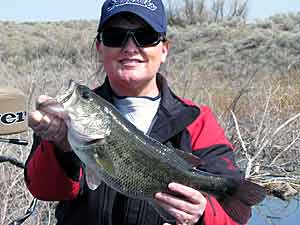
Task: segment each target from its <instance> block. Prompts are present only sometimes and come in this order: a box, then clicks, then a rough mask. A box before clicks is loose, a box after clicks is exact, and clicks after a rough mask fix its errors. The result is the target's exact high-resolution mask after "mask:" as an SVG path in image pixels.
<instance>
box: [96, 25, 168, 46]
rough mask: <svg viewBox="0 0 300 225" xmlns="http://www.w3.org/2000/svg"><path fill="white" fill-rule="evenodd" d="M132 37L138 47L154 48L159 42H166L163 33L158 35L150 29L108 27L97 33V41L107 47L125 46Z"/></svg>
mask: <svg viewBox="0 0 300 225" xmlns="http://www.w3.org/2000/svg"><path fill="white" fill-rule="evenodd" d="M129 37H132V39H133V40H134V42H135V44H136V45H137V46H138V47H142V48H143V47H150V46H156V45H158V44H159V42H160V41H166V37H165V33H158V32H156V31H155V30H153V29H150V28H138V29H124V28H118V27H110V28H107V29H104V30H103V31H102V32H100V33H98V35H97V39H98V41H101V42H102V43H103V44H104V45H105V46H107V47H115V48H120V47H123V46H125V44H126V43H127V41H128V38H129Z"/></svg>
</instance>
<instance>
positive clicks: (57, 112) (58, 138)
mask: <svg viewBox="0 0 300 225" xmlns="http://www.w3.org/2000/svg"><path fill="white" fill-rule="evenodd" d="M66 119H68V115H67V112H66V111H64V109H63V106H62V105H61V104H60V103H58V102H57V101H56V100H55V99H53V98H51V97H49V96H46V95H41V96H39V97H38V98H37V101H36V110H35V111H33V112H31V113H29V115H28V125H29V126H30V127H31V128H32V129H33V130H34V132H35V134H36V135H38V136H40V137H41V138H42V139H44V140H48V141H52V142H54V144H55V145H56V146H58V148H59V149H61V150H63V151H70V150H71V148H70V145H69V142H68V139H67V131H68V128H67V124H66V121H65V120H66Z"/></svg>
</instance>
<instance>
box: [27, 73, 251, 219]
mask: <svg viewBox="0 0 300 225" xmlns="http://www.w3.org/2000/svg"><path fill="white" fill-rule="evenodd" d="M157 82H158V85H159V88H160V93H161V97H162V99H161V104H160V106H159V109H158V112H157V119H156V121H155V124H154V126H153V127H152V129H151V132H150V133H149V135H150V136H151V137H153V138H155V139H157V140H158V141H160V142H161V143H163V144H166V145H172V146H173V147H176V148H179V149H181V150H183V151H186V152H192V153H193V154H195V155H197V156H198V157H200V158H201V159H203V160H204V161H207V162H213V163H208V164H206V165H205V166H202V167H201V168H199V169H201V170H205V171H208V172H211V173H216V174H224V175H230V176H234V177H241V176H242V174H241V172H240V171H239V169H238V168H237V167H236V165H235V163H234V156H233V151H232V145H231V144H230V143H229V141H228V140H227V138H226V137H225V135H224V131H223V129H222V128H221V127H220V126H219V124H218V123H217V121H216V119H215V117H214V115H213V114H212V112H211V110H210V109H209V108H208V107H207V106H200V107H198V106H196V105H195V104H194V103H193V102H191V101H189V100H186V99H180V98H178V97H177V96H176V95H175V94H174V93H173V92H172V91H171V90H170V89H169V87H168V85H167V82H166V81H165V79H164V78H163V77H162V76H161V75H158V78H157ZM95 92H96V93H97V94H99V95H101V96H102V97H104V98H105V99H106V100H108V101H110V102H112V95H113V92H112V90H111V88H110V85H109V82H108V80H106V81H105V83H104V84H103V85H102V86H101V87H99V88H97V89H96V90H95ZM25 180H26V184H27V187H28V189H29V190H30V192H31V193H32V194H33V196H35V197H36V198H38V199H41V200H45V201H60V203H59V205H58V207H57V209H56V217H57V220H58V225H62V224H63V225H67V224H70V225H71V224H72V225H76V224H84V225H92V224H93V225H94V224H95V225H100V224H101V225H106V224H116V225H121V224H126V225H129V224H139V225H148V224H149V225H150V224H151V225H156V224H157V225H162V224H163V222H165V221H164V220H163V218H161V217H160V216H159V214H157V213H156V211H155V210H154V209H153V207H152V206H151V205H149V203H148V202H146V201H141V200H137V199H130V198H127V197H126V196H123V195H121V194H119V193H117V192H115V191H114V190H112V189H111V188H109V187H108V186H107V185H105V184H102V185H101V186H100V187H99V188H98V189H96V190H95V191H92V190H90V189H88V187H87V186H86V184H85V179H84V173H83V169H82V165H81V162H80V161H79V159H78V158H77V157H76V155H75V154H74V153H73V152H69V153H62V152H61V151H59V150H57V148H56V146H54V144H53V143H51V142H48V141H44V140H40V139H39V138H38V137H35V138H34V144H33V147H32V151H31V154H30V156H29V158H28V160H27V162H26V170H25ZM237 210H238V209H237ZM246 212H247V216H248V217H250V212H251V209H250V207H248V208H246ZM236 220H237V221H239V218H231V217H230V216H229V215H227V213H226V212H225V211H224V209H223V207H222V202H219V201H217V200H216V199H215V198H214V197H213V196H210V198H209V199H208V204H207V207H206V209H205V212H204V215H203V216H202V218H201V219H200V221H199V222H198V223H197V224H205V225H216V224H219V225H235V224H238V223H237V222H235V221H236Z"/></svg>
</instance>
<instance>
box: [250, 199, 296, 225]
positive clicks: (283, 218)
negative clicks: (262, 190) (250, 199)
mask: <svg viewBox="0 0 300 225" xmlns="http://www.w3.org/2000/svg"><path fill="white" fill-rule="evenodd" d="M298 224H300V202H299V200H296V199H293V200H291V201H290V202H285V201H282V200H280V199H277V198H267V199H266V200H265V201H263V202H262V203H261V204H260V205H259V206H256V207H255V208H253V216H252V218H251V220H250V222H249V223H248V225H298Z"/></svg>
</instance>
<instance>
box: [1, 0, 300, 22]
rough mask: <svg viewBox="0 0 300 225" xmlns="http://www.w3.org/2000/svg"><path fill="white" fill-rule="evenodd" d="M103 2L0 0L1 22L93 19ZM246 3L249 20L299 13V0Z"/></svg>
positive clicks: (251, 0) (92, 0) (95, 0)
mask: <svg viewBox="0 0 300 225" xmlns="http://www.w3.org/2000/svg"><path fill="white" fill-rule="evenodd" d="M165 1H166V0H165ZM178 1H179V0H178ZM207 1H209V0H207ZM102 2H103V1H101V0H79V1H74V0H0V21H6V20H10V21H17V22H24V21H61V20H80V19H82V20H94V19H98V18H99V17H100V7H101V3H102ZM248 5H249V14H248V19H249V20H255V19H258V18H260V19H263V18H266V17H269V16H271V15H274V14H277V13H288V12H300V0H249V4H248Z"/></svg>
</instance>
